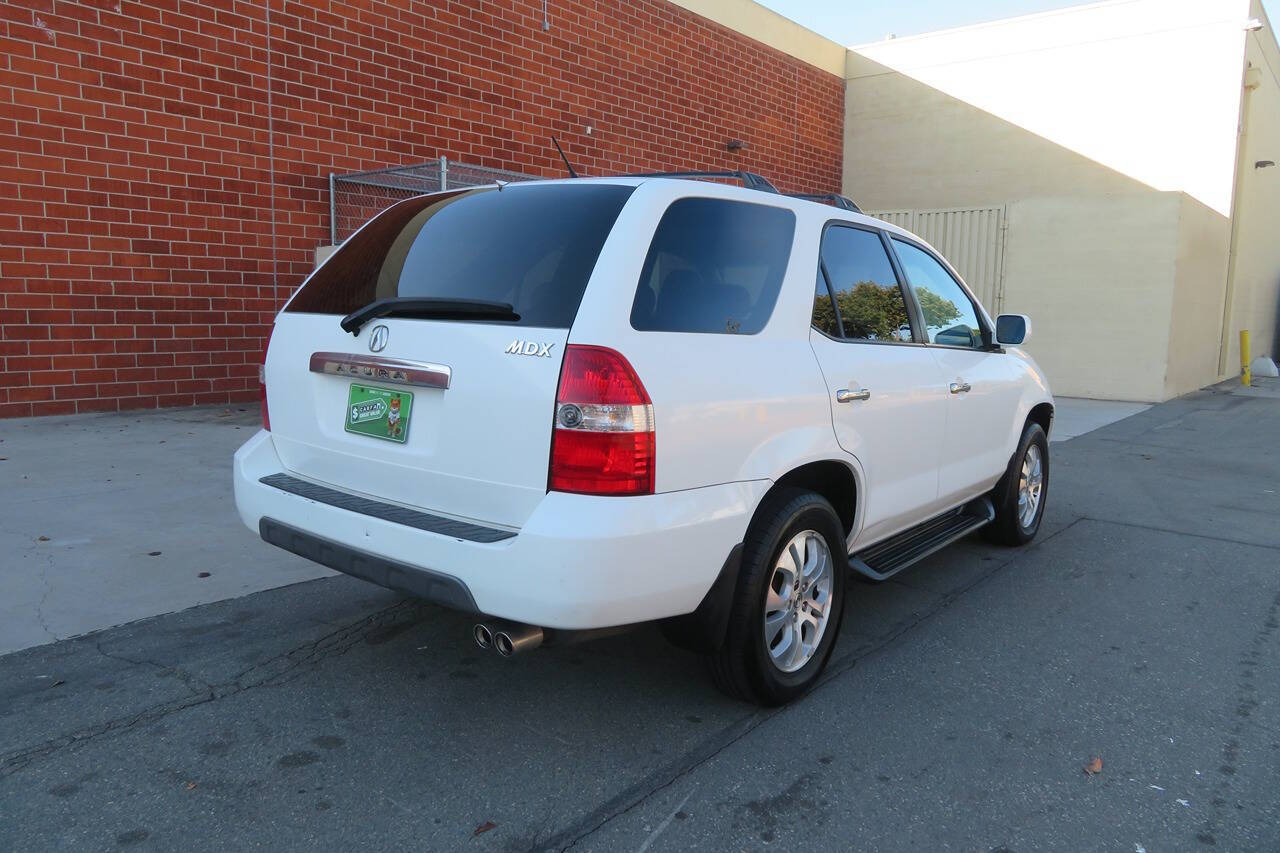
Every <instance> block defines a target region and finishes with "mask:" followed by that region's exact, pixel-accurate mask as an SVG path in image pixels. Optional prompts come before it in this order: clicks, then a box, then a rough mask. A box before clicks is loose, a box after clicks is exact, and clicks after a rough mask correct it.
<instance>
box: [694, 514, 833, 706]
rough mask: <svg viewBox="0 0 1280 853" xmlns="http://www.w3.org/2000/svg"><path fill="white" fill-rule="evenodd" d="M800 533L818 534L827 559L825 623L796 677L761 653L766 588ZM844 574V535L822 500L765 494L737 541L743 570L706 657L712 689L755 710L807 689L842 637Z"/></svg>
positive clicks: (793, 673) (785, 701) (765, 652)
mask: <svg viewBox="0 0 1280 853" xmlns="http://www.w3.org/2000/svg"><path fill="white" fill-rule="evenodd" d="M806 530H812V531H814V532H815V533H817V534H819V535H820V536H821V537H822V539H823V541H824V542H825V544H826V546H827V549H828V551H829V553H830V555H831V567H830V572H831V581H832V582H831V592H830V598H829V599H828V606H827V613H828V614H829V616H828V618H827V623H826V628H825V629H824V630H823V631H822V637H821V639H820V640H819V642H818V645H817V648H816V649H815V650H814V652H813V655H812V657H810V658H809V660H808V662H807V663H805V664H804V665H803V666H800V668H799V669H796V670H795V671H794V672H785V671H783V669H781V668H780V667H779V666H778V665H777V664H775V663H774V661H773V658H772V657H771V656H770V653H769V650H768V649H767V648H766V647H765V636H764V621H763V620H764V616H765V599H766V594H767V592H768V587H767V585H768V584H769V583H770V580H771V578H772V577H773V570H774V567H775V566H776V564H777V561H778V559H779V557H780V556H781V553H782V550H783V548H784V547H785V546H786V545H787V544H788V543H789V542H790V540H791V539H792V538H793V537H795V536H796V535H798V534H800V533H802V532H804V531H806ZM847 568H848V566H847V554H846V549H845V538H844V528H843V527H842V526H841V523H840V519H839V517H838V516H837V515H836V512H835V510H834V509H832V507H831V504H830V503H828V502H827V501H826V499H825V498H823V497H822V496H821V495H818V494H816V493H814V492H810V491H805V490H803V489H793V488H783V489H778V490H777V491H776V492H775V493H774V494H772V495H770V496H769V498H767V499H766V501H765V503H764V504H763V505H762V506H761V507H760V510H759V511H758V512H757V513H756V517H755V519H754V520H753V521H752V523H751V527H750V528H749V529H748V530H747V536H746V539H745V540H744V541H743V550H742V566H741V569H740V571H739V574H738V586H737V589H736V590H735V593H734V599H733V606H732V609H731V610H730V613H729V624H728V630H727V632H726V636H725V641H724V645H723V646H722V647H721V648H720V650H719V651H718V652H717V653H715V654H714V655H712V656H711V658H710V669H711V676H712V679H713V680H714V681H715V684H716V686H717V687H719V688H720V689H721V690H722V691H724V692H725V693H727V694H729V695H730V696H732V697H734V698H737V699H742V700H744V701H747V702H755V703H757V704H760V705H783V704H785V703H787V702H790V701H791V700H792V699H795V698H796V697H798V696H800V695H802V694H803V693H805V692H806V691H807V690H809V688H811V687H812V686H813V685H814V684H815V683H816V682H817V680H818V676H819V675H821V673H822V670H823V668H824V667H825V666H826V665H827V659H828V658H829V657H830V656H831V649H832V648H833V647H834V646H835V643H836V637H837V636H838V635H839V633H840V621H841V617H842V615H843V612H844V597H845V583H846V579H847V577H848V574H849V572H848V571H847Z"/></svg>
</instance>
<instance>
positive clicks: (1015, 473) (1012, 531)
mask: <svg viewBox="0 0 1280 853" xmlns="http://www.w3.org/2000/svg"><path fill="white" fill-rule="evenodd" d="M1048 496H1049V439H1048V438H1047V437H1046V436H1045V434H1044V428H1043V427H1042V426H1040V424H1038V423H1035V422H1034V421H1032V422H1029V423H1028V424H1027V425H1026V427H1024V428H1023V430H1022V440H1021V441H1019V442H1018V450H1017V452H1015V453H1014V454H1013V459H1012V460H1010V462H1009V469H1008V470H1007V471H1005V474H1004V476H1003V477H1002V478H1000V482H999V483H997V484H996V487H995V489H994V490H992V492H991V502H992V503H993V504H994V505H995V508H996V517H995V521H993V522H991V523H990V524H988V525H987V526H986V527H985V528H983V534H984V535H985V536H986V537H987V539H988V540H989V541H991V542H995V543H997V544H999V545H1025V544H1027V543H1028V542H1030V541H1031V540H1032V539H1034V538H1035V536H1036V533H1037V532H1038V531H1039V530H1040V519H1041V518H1043V517H1044V505H1045V499H1046V498H1047V497H1048Z"/></svg>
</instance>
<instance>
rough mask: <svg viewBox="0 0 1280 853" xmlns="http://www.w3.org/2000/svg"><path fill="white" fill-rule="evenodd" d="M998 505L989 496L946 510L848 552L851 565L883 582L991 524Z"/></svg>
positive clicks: (858, 571) (857, 570) (860, 572)
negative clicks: (899, 531)
mask: <svg viewBox="0 0 1280 853" xmlns="http://www.w3.org/2000/svg"><path fill="white" fill-rule="evenodd" d="M995 517H996V508H995V507H994V506H992V505H991V499H990V498H987V497H981V498H977V499H976V500H972V501H969V503H967V504H965V505H964V506H962V507H960V508H959V509H953V510H951V511H950V512H946V513H943V514H942V515H940V516H938V517H937V518H932V519H930V520H928V521H926V522H924V523H922V524H917V525H916V526H915V527H911V528H908V529H906V530H904V531H902V532H901V533H899V534H897V535H895V536H892V537H890V538H888V539H886V540H885V541H883V542H878V543H876V544H875V545H872V546H871V547H870V548H867V549H865V550H863V551H859V552H858V553H856V554H850V555H849V568H851V569H853V570H854V571H855V572H857V573H858V574H861V575H865V576H867V577H869V578H871V579H872V580H876V581H882V580H886V579H888V578H891V577H893V576H894V575H896V574H897V573H898V572H900V571H902V570H903V569H905V568H906V567H907V566H910V565H911V564H912V563H915V562H917V561H919V560H923V559H924V558H925V557H927V556H929V555H930V554H932V553H933V552H934V551H937V550H938V549H939V548H943V547H945V546H947V545H950V544H951V543H952V542H954V541H956V540H957V539H961V538H963V537H965V536H968V535H969V534H970V533H972V532H973V531H975V530H977V529H978V528H979V527H983V526H985V525H987V524H990V523H991V521H992V520H993V519H994V518H995Z"/></svg>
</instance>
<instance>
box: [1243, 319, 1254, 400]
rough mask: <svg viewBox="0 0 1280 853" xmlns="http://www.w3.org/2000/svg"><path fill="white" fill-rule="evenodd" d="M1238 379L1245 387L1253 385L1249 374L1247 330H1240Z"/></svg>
mask: <svg viewBox="0 0 1280 853" xmlns="http://www.w3.org/2000/svg"><path fill="white" fill-rule="evenodd" d="M1240 381H1241V382H1243V383H1244V384H1245V387H1249V386H1251V385H1253V377H1252V376H1251V375H1250V374H1249V330H1248V329H1241V330H1240Z"/></svg>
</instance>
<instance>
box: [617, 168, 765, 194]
mask: <svg viewBox="0 0 1280 853" xmlns="http://www.w3.org/2000/svg"><path fill="white" fill-rule="evenodd" d="M618 177H620V178H737V179H738V180H740V181H742V185H743V186H744V187H746V188H747V189H751V190H762V191H763V192H767V193H776V192H778V188H777V187H775V186H774V185H773V184H771V183H770V182H769V179H768V178H766V177H763V176H761V175H757V174H756V173H755V172H744V171H742V170H741V169H734V170H730V171H725V172H638V173H633V174H630V175H619V176H618Z"/></svg>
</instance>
